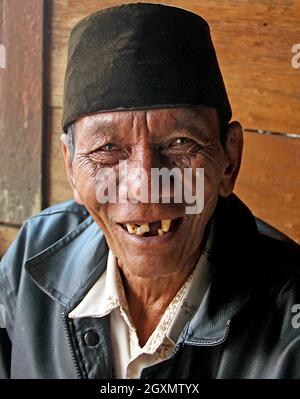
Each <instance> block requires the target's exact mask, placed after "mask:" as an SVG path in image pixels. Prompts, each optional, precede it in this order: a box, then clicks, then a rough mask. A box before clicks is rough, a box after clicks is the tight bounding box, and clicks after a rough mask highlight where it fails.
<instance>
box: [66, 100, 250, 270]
mask: <svg viewBox="0 0 300 399" xmlns="http://www.w3.org/2000/svg"><path fill="white" fill-rule="evenodd" d="M228 134H229V137H228V140H227V147H226V148H224V147H223V145H222V144H221V140H220V126H219V120H218V117H217V112H216V111H215V110H214V109H211V108H206V107H199V108H197V109H195V108H194V109H192V108H173V109H170V108H169V109H155V110H146V111H144V110H143V111H120V112H107V113H98V114H94V115H88V116H85V117H82V118H80V119H79V120H77V122H76V126H75V137H74V140H75V153H74V156H73V157H70V156H69V153H68V149H67V146H66V145H65V144H64V154H65V160H66V164H67V172H68V176H69V180H70V183H71V185H72V187H73V190H74V195H75V199H76V201H77V202H78V203H80V204H83V205H85V207H86V208H87V210H88V212H89V213H90V215H91V216H92V217H93V219H94V220H95V222H96V223H97V224H98V225H99V227H100V228H101V229H102V231H103V232H104V234H105V237H106V240H107V242H108V245H109V247H110V249H111V250H112V252H113V253H114V255H116V257H117V258H118V260H119V263H120V265H123V266H124V267H126V268H127V269H128V270H129V271H130V272H131V273H132V274H135V275H138V276H140V277H159V276H168V275H171V274H174V273H180V272H184V269H185V268H187V267H190V265H191V264H193V265H194V264H195V262H196V261H197V260H198V258H199V255H200V244H201V240H202V237H203V233H204V230H205V227H206V225H207V223H208V221H209V219H210V217H211V216H212V214H213V212H214V209H215V206H216V202H217V199H218V195H219V194H220V195H223V196H226V195H229V194H230V193H231V192H232V189H233V186H234V181H235V178H236V176H237V173H238V169H239V165H240V158H241V151H242V133H241V128H240V125H239V124H237V123H235V124H232V125H230V126H229V132H228ZM125 160H126V161H127V168H128V172H129V174H130V172H131V171H133V170H134V168H135V169H136V168H142V169H143V170H144V171H146V173H147V174H148V176H151V168H163V167H165V168H168V169H172V168H179V169H180V170H182V171H183V170H184V168H191V170H192V173H193V175H195V171H196V168H204V209H203V211H202V212H201V213H199V214H186V212H185V207H186V204H185V203H174V201H171V203H135V204H132V203H130V201H127V202H126V203H123V204H120V203H118V202H117V203H106V204H101V203H99V201H98V199H97V198H98V197H97V192H99V191H97V190H99V189H101V185H102V184H104V181H103V179H102V178H100V177H99V176H101V170H103V168H108V169H106V170H108V171H111V174H113V173H114V174H115V176H117V177H118V175H119V170H120V166H119V161H125ZM129 182H130V190H131V191H132V192H135V193H138V192H139V191H140V189H141V187H140V184H141V181H140V180H139V179H135V178H134V177H133V178H131V179H130V180H129ZM120 184H121V183H120ZM193 184H196V183H195V181H193ZM193 191H194V190H193ZM168 219H170V220H171V224H170V229H169V231H168V232H167V233H164V234H162V235H161V234H160V233H161V231H160V232H158V229H159V228H160V230H161V221H162V220H168ZM142 224H143V225H147V224H148V225H149V227H150V232H148V233H145V234H144V235H140V234H134V232H136V230H135V231H134V232H132V231H131V232H129V231H128V228H127V227H126V226H127V225H130V226H131V227H132V226H133V228H134V229H135V228H137V227H139V226H140V225H142ZM134 226H135V227H134Z"/></svg>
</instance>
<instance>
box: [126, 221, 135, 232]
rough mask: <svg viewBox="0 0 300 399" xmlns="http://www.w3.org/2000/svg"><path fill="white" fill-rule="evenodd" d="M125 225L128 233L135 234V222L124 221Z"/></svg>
mask: <svg viewBox="0 0 300 399" xmlns="http://www.w3.org/2000/svg"><path fill="white" fill-rule="evenodd" d="M126 227H127V230H128V233H130V234H136V232H137V225H136V224H130V223H126Z"/></svg>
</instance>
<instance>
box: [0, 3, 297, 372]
mask: <svg viewBox="0 0 300 399" xmlns="http://www.w3.org/2000/svg"><path fill="white" fill-rule="evenodd" d="M230 119H231V109H230V105H229V101H228V98H227V94H226V90H225V87H224V83H223V80H222V76H221V73H220V69H219V66H218V62H217V58H216V55H215V51H214V48H213V45H212V42H211V38H210V32H209V27H208V25H207V23H206V22H205V21H204V20H203V19H202V18H201V17H199V16H198V15H195V14H193V13H191V12H189V11H186V10H182V9H179V8H176V7H170V6H163V5H156V4H145V3H144V4H143V3H138V4H127V5H122V6H119V7H113V8H110V9H106V10H103V11H99V12H96V13H94V14H92V15H90V16H88V17H87V18H84V19H83V20H82V21H80V22H79V23H78V24H77V25H76V26H75V27H74V29H73V30H72V33H71V37H70V43H69V56H68V66H67V71H66V78H65V96H64V113H63V121H62V125H63V130H64V132H65V133H64V134H63V135H62V136H61V140H62V149H63V154H64V159H65V164H66V170H67V175H68V179H69V182H70V185H71V187H72V189H73V192H74V198H75V201H69V202H65V203H62V204H58V205H55V206H53V207H51V208H49V209H46V210H44V211H43V212H41V213H40V214H39V215H37V216H34V217H32V218H31V219H29V220H28V221H27V222H26V223H25V224H24V226H23V227H22V229H21V231H20V233H19V236H18V238H17V239H16V241H15V242H14V243H13V245H12V246H11V248H10V249H9V250H8V252H7V254H6V255H5V257H4V258H3V260H2V263H1V269H0V273H1V274H0V303H1V304H2V307H3V309H4V313H5V326H4V327H5V329H2V330H1V333H2V336H1V339H2V347H1V355H2V358H1V362H2V363H1V367H2V369H1V370H2V374H3V376H6V377H9V376H10V377H11V378H90V379H93V378H190V377H191V378H299V377H300V363H299V356H300V334H299V332H300V330H299V329H298V328H297V327H298V323H297V322H295V321H296V319H295V318H297V313H293V312H295V311H297V309H298V308H297V306H296V307H295V305H297V304H299V303H300V278H299V260H300V252H299V247H298V246H297V244H295V243H293V242H292V241H290V240H288V239H286V238H284V239H282V237H280V236H279V234H277V233H276V232H274V230H272V229H269V230H268V231H269V233H268V231H265V232H264V233H262V232H259V231H258V227H257V225H258V222H257V221H256V220H255V218H254V217H253V215H252V214H251V212H250V211H249V210H248V209H247V208H246V206H245V205H244V204H243V203H242V202H241V201H240V200H239V199H238V198H237V197H236V196H234V195H233V194H232V191H233V188H234V184H235V180H236V178H237V175H238V171H239V167H240V162H241V154H242V147H243V137H242V128H241V125H240V124H239V123H238V122H230ZM125 163H126V168H127V169H126V171H127V172H126V173H127V176H126V177H127V179H124V178H123V177H122V176H121V168H122V167H123V165H124V164H125ZM138 168H139V169H140V170H142V171H144V172H145V173H146V175H147V176H148V177H149V176H150V178H149V179H148V180H144V179H141V178H140V175H137V174H136V169H138ZM155 168H157V169H159V170H164V171H166V170H167V171H170V170H173V169H176V170H177V174H178V171H182V172H184V171H185V170H189V171H190V172H191V179H187V180H185V179H182V182H183V187H181V188H182V191H184V192H185V190H186V189H187V192H189V193H190V194H191V195H195V192H196V197H195V198H194V199H195V202H197V201H198V200H200V201H199V203H200V204H201V198H202V197H203V204H202V205H203V206H201V207H200V209H199V208H198V209H196V211H195V212H187V202H188V201H187V200H186V197H184V198H182V200H181V201H175V200H174V198H175V194H176V190H177V186H176V184H177V183H178V181H177V183H176V176H177V175H176V174H175V175H172V176H171V175H170V181H169V183H170V187H169V188H170V193H169V194H170V195H169V198H167V199H169V200H167V201H166V200H165V199H166V198H165V197H164V195H165V194H166V193H165V192H164V188H165V187H164V184H159V187H158V192H156V195H157V197H158V200H157V198H156V200H153V199H152V196H151V198H150V200H148V201H142V200H141V198H140V194H141V191H142V190H143V191H145V188H146V189H147V190H146V191H149V192H150V191H153V190H154V188H153V186H152V185H151V181H150V180H151V178H152V174H151V172H152V170H153V169H155ZM203 169H204V179H203V180H201V173H199V172H201V170H203ZM112 176H113V177H115V179H116V180H115V182H114V183H115V184H113V183H112V182H111V181H112V180H110V178H111V177H112ZM202 177H203V176H202ZM108 182H109V183H108ZM199 182H200V183H203V182H204V190H202V191H201V190H200V192H198V187H197V184H198V183H199ZM175 186H176V187H175ZM112 188H118V189H119V190H118V193H117V195H116V196H115V197H114V196H112V197H114V198H115V200H114V201H113V200H112V199H113V198H112V197H110V196H109V195H108V194H107V192H108V191H110V190H111V189H112ZM126 190H129V191H130V193H131V198H128V196H126V197H125V200H124V198H122V201H121V200H120V199H121V194H122V193H123V192H124V191H126ZM165 191H167V190H165ZM179 191H180V190H179ZM180 192H181V191H180ZM177 193H178V192H177ZM105 198H106V201H104V199H105ZM274 234H277V235H278V237H279V238H274V237H271V236H272V235H274Z"/></svg>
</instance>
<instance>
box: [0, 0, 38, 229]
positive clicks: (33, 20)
mask: <svg viewBox="0 0 300 399" xmlns="http://www.w3.org/2000/svg"><path fill="white" fill-rule="evenodd" d="M2 4H3V26H2V31H3V32H2V33H3V35H2V39H3V43H4V45H5V47H6V56H7V67H6V69H0V93H1V95H0V110H1V113H0V144H1V147H0V149H1V156H0V171H1V174H0V221H2V222H9V223H15V224H20V223H22V222H23V221H24V219H26V218H27V217H29V216H30V215H32V214H34V213H36V212H38V211H39V210H40V209H41V197H42V194H41V177H42V171H41V167H42V159H41V157H42V131H43V7H44V1H43V0H25V1H22V4H21V3H20V1H19V0H3V1H2Z"/></svg>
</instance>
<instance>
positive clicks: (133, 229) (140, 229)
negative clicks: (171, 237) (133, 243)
mask: <svg viewBox="0 0 300 399" xmlns="http://www.w3.org/2000/svg"><path fill="white" fill-rule="evenodd" d="M170 226H171V219H163V220H162V221H161V228H160V229H158V230H157V234H158V235H159V236H163V235H164V234H165V233H167V232H168V231H169V230H170ZM124 227H125V228H127V231H128V233H130V234H138V235H143V234H144V233H148V232H149V231H150V226H149V223H144V224H141V225H140V226H139V225H136V224H135V223H126V224H124Z"/></svg>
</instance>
